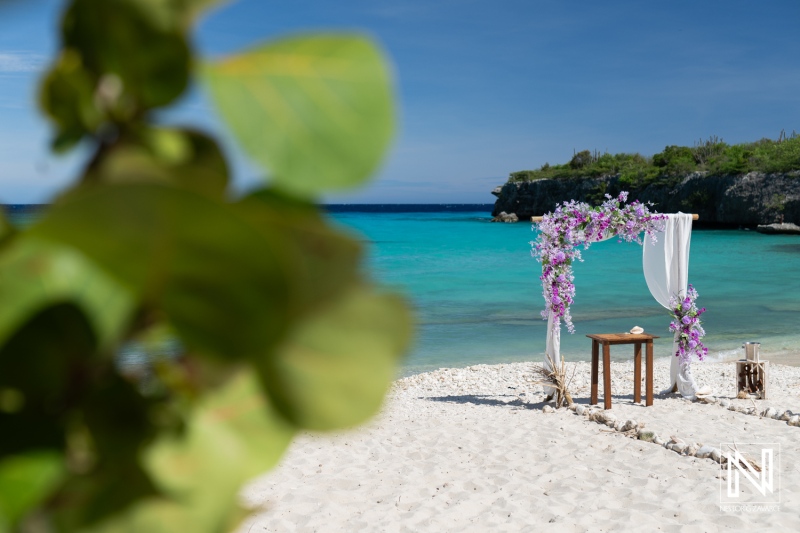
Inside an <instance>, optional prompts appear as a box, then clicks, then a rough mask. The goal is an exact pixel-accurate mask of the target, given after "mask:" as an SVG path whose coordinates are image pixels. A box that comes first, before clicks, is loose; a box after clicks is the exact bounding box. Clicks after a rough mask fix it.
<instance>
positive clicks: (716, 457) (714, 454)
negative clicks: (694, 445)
mask: <svg viewBox="0 0 800 533" xmlns="http://www.w3.org/2000/svg"><path fill="white" fill-rule="evenodd" d="M711 458H712V459H713V460H715V461H716V462H718V463H719V462H720V461H721V460H722V452H721V451H720V449H719V448H714V449H713V450H711Z"/></svg>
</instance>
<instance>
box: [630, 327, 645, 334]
mask: <svg viewBox="0 0 800 533" xmlns="http://www.w3.org/2000/svg"><path fill="white" fill-rule="evenodd" d="M631 333H633V334H634V335H638V334H640V333H644V330H643V329H642V328H640V327H639V326H634V327H633V328H631Z"/></svg>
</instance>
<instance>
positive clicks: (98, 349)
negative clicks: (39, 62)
mask: <svg viewBox="0 0 800 533" xmlns="http://www.w3.org/2000/svg"><path fill="white" fill-rule="evenodd" d="M216 3H217V2H216V1H214V0H173V1H168V0H71V1H69V2H67V4H66V6H65V11H64V15H63V19H62V23H61V46H60V50H59V53H58V55H57V57H56V59H55V61H54V62H53V64H52V65H51V67H50V69H49V71H48V72H47V73H46V75H45V76H44V79H43V81H42V84H41V89H40V105H41V108H42V109H43V111H44V112H45V113H46V115H47V116H48V118H49V119H50V121H51V123H52V125H53V128H54V132H55V133H54V140H53V148H54V149H55V150H56V151H59V152H64V151H67V150H70V149H73V148H75V147H77V146H81V147H82V148H83V149H84V150H86V151H87V152H89V153H90V157H89V159H88V161H87V164H86V167H85V169H84V171H83V172H82V173H81V174H80V176H78V177H77V179H76V180H75V182H74V183H73V184H72V185H71V186H70V187H69V188H68V189H67V190H65V191H63V192H62V193H61V194H59V196H58V197H57V198H55V199H54V200H53V203H52V205H51V206H50V207H49V208H48V209H47V211H46V213H45V214H44V216H43V217H42V218H41V220H39V221H38V222H37V223H36V224H34V225H33V226H32V227H30V228H26V229H24V230H22V229H16V228H14V227H13V226H11V225H10V224H9V223H8V222H7V221H2V224H0V228H2V235H0V296H2V300H3V302H5V303H4V305H3V306H2V308H0V428H2V436H3V438H2V439H0V532H2V533H5V532H11V531H25V532H33V531H36V532H39V531H43V532H49V531H70V532H72V531H98V532H101V531H102V532H117V531H119V532H128V531H131V532H132V531H148V532H155V533H157V532H160V531H193V532H205V531H207V532H212V531H213V532H217V531H226V530H229V529H231V528H232V527H234V526H235V525H236V523H237V521H238V519H240V518H241V516H242V515H241V514H240V513H239V512H238V511H237V510H236V501H237V492H238V490H239V488H240V486H241V485H242V483H243V482H244V481H246V480H248V479H249V478H251V477H253V476H255V475H257V474H259V473H262V472H264V471H265V470H267V469H268V468H270V467H272V466H273V465H274V464H275V463H276V462H277V460H278V458H279V457H280V455H281V453H282V452H283V451H284V450H285V448H286V447H287V445H288V444H289V442H290V441H291V438H292V436H293V434H294V433H295V432H296V431H298V430H300V429H310V430H328V429H333V428H341V427H348V426H352V425H354V424H357V423H359V422H361V421H363V420H365V419H366V418H367V417H369V416H370V415H371V414H373V413H374V412H375V411H376V410H377V409H378V407H379V406H380V403H381V401H382V399H383V396H384V394H385V392H386V390H387V387H388V385H389V383H390V380H391V379H392V377H393V373H394V368H395V362H396V360H397V359H398V357H399V356H400V355H401V354H402V353H403V352H404V350H405V349H406V347H407V346H408V343H409V337H410V329H411V320H410V315H409V311H408V308H407V305H406V304H405V302H404V301H403V299H402V298H401V297H399V296H398V295H395V294H391V293H387V292H385V291H383V290H380V289H379V288H377V287H375V286H374V285H373V284H372V283H371V282H370V280H369V278H368V276H367V275H366V273H364V272H363V271H362V269H361V267H360V265H361V257H362V250H361V244H360V243H359V241H358V240H357V239H354V238H353V237H352V236H350V235H348V234H346V233H345V232H343V231H342V230H340V229H338V228H336V227H334V226H332V225H331V224H330V223H329V222H328V221H327V220H326V217H325V216H324V215H323V214H322V213H321V212H320V210H319V209H318V208H317V207H316V202H317V201H319V199H320V197H321V195H323V194H324V193H327V192H330V191H335V190H342V189H345V188H349V187H354V186H357V185H359V184H361V183H364V182H365V181H366V180H367V179H368V178H369V176H370V174H371V173H372V172H373V171H374V170H375V169H376V167H377V165H378V164H379V163H380V161H381V159H382V157H383V155H384V154H385V152H386V149H387V147H388V145H389V142H390V140H391V136H392V132H393V116H394V110H393V96H392V80H391V75H390V69H389V68H388V66H387V62H386V60H385V59H384V58H383V55H382V53H381V52H380V50H379V49H378V48H377V47H376V45H375V44H373V43H372V42H371V41H370V40H369V39H367V38H364V37H362V36H359V35H350V34H323V35H306V36H294V37H289V38H283V39H279V40H276V41H272V42H268V43H265V44H261V45H257V46H255V47H254V48H252V49H250V50H247V51H243V52H241V53H238V54H235V55H232V56H230V57H226V58H222V59H218V60H213V61H209V60H203V59H201V58H198V57H196V56H195V55H194V54H193V53H192V46H191V41H190V32H191V29H192V27H193V25H194V24H195V23H196V21H197V19H198V17H199V16H200V15H201V14H202V12H203V11H204V10H206V9H207V8H209V7H212V6H213V5H214V4H216ZM198 79H199V80H201V81H202V82H203V83H204V84H205V86H206V87H207V88H208V90H209V92H210V95H211V98H212V100H213V102H214V103H215V104H216V107H217V109H218V111H219V113H220V115H221V117H222V118H223V120H224V121H225V123H226V124H227V126H228V128H229V129H230V131H231V132H232V133H233V135H234V137H235V138H236V139H237V140H238V142H239V144H240V146H241V147H242V148H243V150H244V151H245V153H247V154H248V155H249V156H250V157H251V158H252V159H253V160H254V161H255V162H256V163H259V164H261V165H262V166H263V168H264V169H265V170H266V171H267V172H269V179H268V180H266V181H265V184H264V186H263V187H262V188H261V189H260V190H257V191H254V192H251V193H249V194H246V195H244V196H242V195H239V194H237V193H235V192H234V191H233V190H232V188H231V186H230V176H229V172H228V164H227V162H226V159H225V157H224V155H223V151H222V150H221V149H220V148H219V145H218V143H217V141H216V140H215V139H214V138H212V137H211V136H210V135H208V134H206V133H203V132H201V131H197V130H195V129H191V128H185V127H179V126H165V125H162V124H161V123H159V122H158V121H157V120H156V119H155V115H156V113H159V112H161V110H163V109H165V108H166V107H168V106H169V105H171V104H173V103H175V102H176V101H177V100H178V99H179V98H180V97H181V96H182V95H183V94H185V92H186V90H187V88H188V87H189V86H190V85H191V84H192V83H193V82H194V81H195V80H198ZM165 344H168V345H170V346H173V347H174V349H173V350H171V351H169V352H167V351H165V350H164V349H163V346H164V345H165ZM131 345H134V346H138V347H139V348H140V350H144V354H145V356H144V357H142V358H141V359H140V360H139V362H138V363H137V364H133V365H132V364H121V363H120V353H121V350H123V349H124V348H125V347H129V346H131ZM154 347H155V348H154Z"/></svg>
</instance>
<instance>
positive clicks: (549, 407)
mask: <svg viewBox="0 0 800 533" xmlns="http://www.w3.org/2000/svg"><path fill="white" fill-rule="evenodd" d="M542 412H543V413H553V412H555V409H553V406H552V405H545V406H544V407H542Z"/></svg>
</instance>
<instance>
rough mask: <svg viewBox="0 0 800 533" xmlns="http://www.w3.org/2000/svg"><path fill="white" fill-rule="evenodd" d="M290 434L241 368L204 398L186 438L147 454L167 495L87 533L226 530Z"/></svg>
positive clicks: (161, 443)
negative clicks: (246, 486)
mask: <svg viewBox="0 0 800 533" xmlns="http://www.w3.org/2000/svg"><path fill="white" fill-rule="evenodd" d="M293 434H294V430H293V429H292V428H291V426H290V425H289V424H287V423H286V422H285V421H283V419H282V418H281V417H280V416H278V414H277V413H276V412H275V410H274V408H273V407H271V406H270V405H269V404H268V403H266V399H265V397H264V395H263V394H261V391H260V390H259V385H258V380H257V378H256V377H255V375H254V374H253V373H252V372H248V371H244V370H243V371H241V372H240V373H238V374H237V375H236V376H234V377H233V378H232V379H231V380H230V381H229V382H228V383H227V384H226V385H224V386H223V387H220V388H219V389H217V390H215V391H213V392H210V393H209V394H208V395H207V396H206V397H205V398H204V400H203V401H202V403H201V404H200V405H198V406H197V408H196V410H195V411H194V414H193V415H192V416H191V418H190V419H189V421H188V423H187V427H186V431H185V432H184V433H183V434H181V435H174V436H168V435H164V436H162V437H161V438H160V439H159V440H158V441H156V442H155V443H154V444H153V445H152V446H151V447H150V448H149V449H148V450H147V451H146V452H145V454H144V463H145V466H146V469H147V470H148V472H149V474H150V476H151V478H152V479H153V480H154V481H155V482H156V484H157V485H158V486H159V488H160V489H161V490H162V491H164V492H165V493H166V495H167V497H159V498H150V499H148V500H144V501H142V502H140V503H138V504H136V505H135V506H133V507H132V508H130V509H129V510H128V511H126V512H124V513H121V514H120V515H118V516H116V517H115V518H114V519H112V520H110V521H108V522H106V523H105V524H103V525H102V526H100V527H98V528H96V529H92V531H96V532H97V533H100V532H108V533H134V532H137V533H138V532H141V531H147V532H148V533H172V532H175V531H215V532H219V533H223V532H227V531H230V529H231V528H232V527H233V526H235V523H232V521H233V520H235V519H236V518H238V517H239V513H238V512H237V495H238V492H239V490H240V488H241V485H242V484H243V483H244V482H245V481H247V480H249V479H251V478H253V477H255V476H256V475H258V474H261V473H263V472H265V471H266V470H268V469H269V468H272V467H273V466H275V464H276V463H277V462H278V459H279V458H280V456H281V454H282V453H283V451H284V450H285V449H286V447H287V446H288V445H289V442H290V441H291V438H292V435H293Z"/></svg>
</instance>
